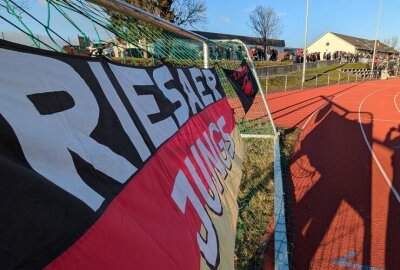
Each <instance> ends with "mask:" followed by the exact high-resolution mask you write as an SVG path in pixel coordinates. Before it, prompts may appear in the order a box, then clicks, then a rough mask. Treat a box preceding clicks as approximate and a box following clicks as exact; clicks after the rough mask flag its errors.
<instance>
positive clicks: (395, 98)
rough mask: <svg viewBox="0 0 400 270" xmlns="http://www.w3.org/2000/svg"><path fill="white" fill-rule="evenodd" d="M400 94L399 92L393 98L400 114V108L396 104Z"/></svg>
mask: <svg viewBox="0 0 400 270" xmlns="http://www.w3.org/2000/svg"><path fill="white" fill-rule="evenodd" d="M399 94H400V92H397V94H396V95H395V96H394V98H393V102H394V106H395V107H396V109H397V111H398V112H399V113H400V109H399V106H398V105H397V103H396V100H397V96H398V95H399Z"/></svg>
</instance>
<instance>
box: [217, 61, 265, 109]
mask: <svg viewBox="0 0 400 270" xmlns="http://www.w3.org/2000/svg"><path fill="white" fill-rule="evenodd" d="M224 72H225V75H226V77H227V78H228V80H229V81H230V82H231V84H232V86H233V89H235V92H236V94H237V95H238V97H239V100H240V103H242V107H243V109H244V112H245V113H247V112H248V111H249V110H250V107H251V105H252V104H253V102H254V99H255V97H256V95H257V92H258V85H257V81H256V78H255V77H254V75H253V73H251V69H250V67H249V66H248V65H247V63H246V60H245V59H243V61H242V63H241V64H240V66H239V67H238V68H237V69H236V70H229V69H224Z"/></svg>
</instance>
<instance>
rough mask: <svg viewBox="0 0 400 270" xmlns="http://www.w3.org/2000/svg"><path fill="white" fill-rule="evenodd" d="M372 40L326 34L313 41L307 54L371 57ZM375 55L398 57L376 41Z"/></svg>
mask: <svg viewBox="0 0 400 270" xmlns="http://www.w3.org/2000/svg"><path fill="white" fill-rule="evenodd" d="M374 42H375V41H374V40H368V39H364V38H358V37H352V36H347V35H343V34H338V33H333V32H327V33H325V34H323V35H321V36H320V37H318V38H317V39H316V40H314V41H313V42H312V43H311V44H310V45H309V46H308V47H307V53H309V54H310V53H318V52H319V53H321V54H323V53H326V54H328V53H331V54H334V53H335V52H345V53H353V54H355V53H361V54H364V55H372V52H373V50H374ZM376 50H377V53H378V54H380V55H388V56H389V55H393V54H396V55H398V54H399V52H398V51H396V50H395V49H394V48H392V47H389V46H387V45H386V44H384V43H382V42H380V41H378V42H377V47H376Z"/></svg>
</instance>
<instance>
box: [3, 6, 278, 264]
mask: <svg viewBox="0 0 400 270" xmlns="http://www.w3.org/2000/svg"><path fill="white" fill-rule="evenodd" d="M97 2H104V1H102V0H99V1H97ZM0 3H1V6H2V7H3V8H0V27H1V35H0V38H2V39H6V40H10V41H14V42H15V41H16V40H17V41H19V42H18V43H23V44H25V45H28V46H33V47H37V48H41V49H46V50H52V51H57V52H62V53H70V54H75V55H85V56H98V55H103V56H105V57H107V58H109V59H111V60H113V61H116V62H120V63H124V64H129V65H134V66H153V65H158V64H168V65H172V66H179V67H188V66H197V67H204V66H205V62H207V61H208V66H209V67H213V68H215V69H216V72H217V73H218V75H219V78H220V81H221V84H222V86H223V89H224V91H225V93H226V95H227V97H228V101H229V103H230V105H231V107H232V108H233V110H234V112H235V117H236V120H237V123H238V127H239V129H240V133H241V134H242V136H243V137H250V138H246V139H245V140H246V142H247V143H248V155H247V159H246V161H245V162H244V167H243V171H244V177H243V179H242V184H241V187H240V193H239V198H238V205H239V210H240V211H239V217H238V224H237V232H238V234H237V239H236V250H235V251H236V262H235V265H236V267H237V269H258V268H260V267H261V266H262V265H263V263H264V261H265V257H269V258H270V259H271V258H273V255H272V256H270V255H266V252H267V250H268V249H267V247H270V248H273V245H272V244H271V241H270V235H271V234H270V233H268V231H269V229H271V227H272V224H271V221H272V216H273V200H274V194H273V188H274V183H273V179H274V173H273V164H274V140H273V135H274V134H275V127H274V125H273V122H272V121H271V120H270V117H269V115H268V111H267V106H266V102H265V100H264V99H263V96H262V95H263V94H264V93H263V92H264V91H265V89H264V88H263V87H261V89H260V90H261V91H260V92H259V93H258V95H257V97H256V99H255V101H254V104H253V106H252V107H251V109H250V111H249V112H247V113H246V114H245V113H244V111H243V108H242V106H241V104H240V101H239V99H238V97H237V95H236V93H235V90H234V89H233V87H232V85H231V83H230V82H229V81H228V79H227V77H226V76H225V74H224V72H223V69H231V70H233V69H236V68H238V67H239V65H240V63H241V61H242V60H243V59H246V60H247V62H248V64H249V65H250V66H252V62H251V60H249V57H248V52H247V48H246V45H245V44H243V43H242V42H241V41H238V40H206V41H205V42H206V45H204V43H205V42H204V41H202V40H201V38H199V39H193V38H190V37H187V36H185V35H181V34H178V33H176V32H174V31H171V30H170V29H168V27H167V28H165V27H161V26H160V25H159V24H157V23H154V24H153V23H151V22H148V21H144V20H141V19H140V18H137V17H132V16H129V15H128V14H126V13H124V12H119V11H118V10H114V9H110V7H109V6H107V5H106V4H105V6H106V7H107V8H105V7H103V6H99V5H96V4H93V3H91V2H87V1H83V0H68V1H62V0H48V1H40V2H39V1H35V2H34V4H31V6H24V5H21V4H19V3H18V2H16V1H15V0H0ZM30 3H33V2H30ZM1 21H3V23H1ZM4 22H5V23H4ZM5 25H8V26H9V28H8V29H14V31H15V30H17V32H18V33H20V35H22V36H23V37H24V38H21V37H18V38H19V39H17V38H16V37H15V36H13V35H11V34H10V33H9V32H7V31H5V30H4V31H3V29H6V27H3V26H5ZM204 49H206V50H208V52H209V54H208V56H207V54H205V53H204ZM205 55H206V57H207V59H204V57H205ZM260 86H261V85H260ZM272 229H273V228H272Z"/></svg>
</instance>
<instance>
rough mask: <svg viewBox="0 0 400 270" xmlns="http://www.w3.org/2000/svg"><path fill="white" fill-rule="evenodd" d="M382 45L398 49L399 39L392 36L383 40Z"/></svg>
mask: <svg viewBox="0 0 400 270" xmlns="http://www.w3.org/2000/svg"><path fill="white" fill-rule="evenodd" d="M383 43H385V44H386V45H388V46H390V47H393V48H394V49H396V50H397V49H398V48H399V37H398V36H393V37H391V38H385V39H384V40H383Z"/></svg>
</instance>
